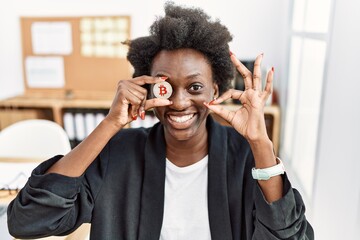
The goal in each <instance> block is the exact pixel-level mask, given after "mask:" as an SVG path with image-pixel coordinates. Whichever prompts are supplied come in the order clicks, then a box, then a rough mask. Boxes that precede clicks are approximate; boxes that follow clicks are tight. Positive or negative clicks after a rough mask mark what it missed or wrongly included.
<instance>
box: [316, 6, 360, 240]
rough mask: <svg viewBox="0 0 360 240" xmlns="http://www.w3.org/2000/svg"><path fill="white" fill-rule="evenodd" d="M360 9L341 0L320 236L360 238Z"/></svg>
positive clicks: (321, 156)
mask: <svg viewBox="0 0 360 240" xmlns="http://www.w3.org/2000/svg"><path fill="white" fill-rule="evenodd" d="M359 13H360V2H359V1H358V0H338V1H336V5H335V14H334V19H333V30H332V35H331V38H330V48H329V55H328V67H327V71H326V73H325V74H326V76H327V77H326V78H325V79H326V80H325V82H324V96H323V108H322V114H321V120H320V133H319V144H318V165H317V169H316V174H315V191H314V199H313V208H312V210H313V217H312V220H313V222H312V223H313V225H314V227H315V230H316V235H317V239H320V240H322V239H326V240H338V239H347V240H356V239H359V236H360V178H359V173H360V139H359V136H360V106H359V104H360V98H359V96H360V95H359V91H360V77H359V56H360V44H359V43H360V27H359V22H360V14H359Z"/></svg>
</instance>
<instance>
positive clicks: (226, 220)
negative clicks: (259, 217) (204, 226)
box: [207, 117, 232, 240]
mask: <svg viewBox="0 0 360 240" xmlns="http://www.w3.org/2000/svg"><path fill="white" fill-rule="evenodd" d="M207 121H208V122H207V126H208V131H209V165H208V178H209V180H208V209H209V222H210V231H211V239H212V240H230V239H232V234H231V223H230V213H229V204H228V192H227V175H226V172H227V171H226V170H227V169H226V162H227V161H226V159H227V152H228V151H227V147H228V144H227V131H226V130H225V128H224V127H222V126H220V125H219V124H218V123H216V122H215V121H214V120H213V119H212V118H211V117H208V119H207Z"/></svg>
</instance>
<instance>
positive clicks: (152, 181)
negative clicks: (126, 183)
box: [138, 124, 166, 240]
mask: <svg viewBox="0 0 360 240" xmlns="http://www.w3.org/2000/svg"><path fill="white" fill-rule="evenodd" d="M165 158H166V144H165V139H164V131H163V127H162V125H160V124H157V125H155V126H154V127H153V128H152V129H151V131H150V133H149V136H148V139H147V142H146V145H145V162H144V182H143V190H142V196H141V212H140V226H139V238H138V239H140V240H159V237H160V231H161V226H162V221H163V212H164V185H165V164H166V163H165Z"/></svg>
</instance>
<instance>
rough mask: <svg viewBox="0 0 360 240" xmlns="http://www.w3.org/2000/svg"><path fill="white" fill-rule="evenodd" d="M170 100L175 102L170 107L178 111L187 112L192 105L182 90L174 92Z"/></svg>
mask: <svg viewBox="0 0 360 240" xmlns="http://www.w3.org/2000/svg"><path fill="white" fill-rule="evenodd" d="M169 100H170V101H172V102H173V104H171V105H170V106H169V107H170V108H172V109H174V110H177V111H182V110H185V109H186V108H188V107H189V106H190V105H191V100H190V99H189V97H188V96H187V94H186V92H185V91H182V90H174V92H173V94H172V95H171V97H170V98H169Z"/></svg>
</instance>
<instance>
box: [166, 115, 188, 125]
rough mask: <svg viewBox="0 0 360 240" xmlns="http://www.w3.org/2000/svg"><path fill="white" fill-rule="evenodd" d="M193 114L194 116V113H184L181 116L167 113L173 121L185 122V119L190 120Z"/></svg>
mask: <svg viewBox="0 0 360 240" xmlns="http://www.w3.org/2000/svg"><path fill="white" fill-rule="evenodd" d="M193 116H194V114H190V115H185V116H181V117H177V116H173V115H169V117H170V119H171V120H172V121H174V122H177V123H183V122H186V121H188V120H190V119H191V118H192V117H193Z"/></svg>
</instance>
